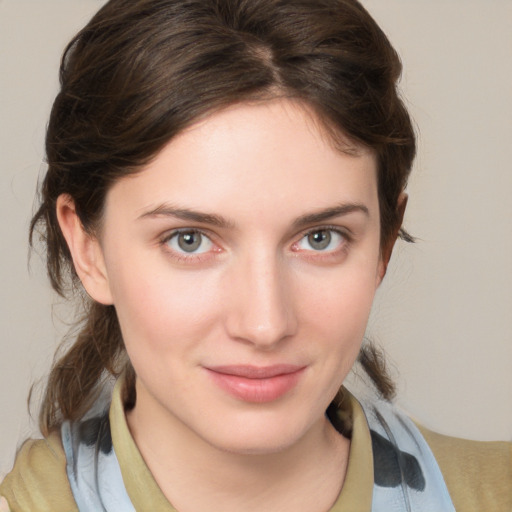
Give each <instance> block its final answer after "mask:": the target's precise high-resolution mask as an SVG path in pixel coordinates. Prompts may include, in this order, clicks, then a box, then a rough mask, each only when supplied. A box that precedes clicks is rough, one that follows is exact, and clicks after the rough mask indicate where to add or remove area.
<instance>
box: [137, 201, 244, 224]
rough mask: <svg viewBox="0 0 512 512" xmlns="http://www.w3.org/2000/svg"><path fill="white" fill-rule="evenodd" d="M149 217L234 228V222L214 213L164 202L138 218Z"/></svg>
mask: <svg viewBox="0 0 512 512" xmlns="http://www.w3.org/2000/svg"><path fill="white" fill-rule="evenodd" d="M147 217H175V218H177V219H181V220H190V221H193V222H199V223H201V224H211V225H212V226H216V227H219V228H233V227H234V224H233V223H232V222H231V221H229V220H227V219H225V218H224V217H222V216H221V215H216V214H214V213H203V212H198V211H195V210H189V209H188V208H175V207H173V206H171V205H168V204H162V205H160V206H157V207H156V208H153V209H152V210H150V211H148V212H145V213H143V214H142V215H140V216H139V217H138V218H139V219H144V218H147Z"/></svg>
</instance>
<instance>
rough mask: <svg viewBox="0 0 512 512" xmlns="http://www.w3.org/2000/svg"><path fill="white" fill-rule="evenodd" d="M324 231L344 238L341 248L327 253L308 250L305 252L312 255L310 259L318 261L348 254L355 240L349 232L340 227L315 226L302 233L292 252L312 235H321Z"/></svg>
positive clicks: (293, 245)
mask: <svg viewBox="0 0 512 512" xmlns="http://www.w3.org/2000/svg"><path fill="white" fill-rule="evenodd" d="M322 231H328V232H330V233H331V234H332V233H334V234H336V235H339V236H340V237H341V238H342V240H341V241H340V244H339V246H338V247H336V248H334V249H330V250H326V251H322V250H318V251H315V250H314V249H310V250H306V251H305V252H306V253H310V254H309V255H308V257H310V258H314V259H316V260H317V259H319V258H332V257H337V256H338V255H340V254H341V253H342V252H343V253H344V252H346V251H347V250H348V249H349V247H350V245H351V243H352V242H353V238H352V236H351V234H350V233H348V232H347V230H345V229H341V228H340V227H339V226H331V225H326V226H315V227H314V228H312V229H308V230H307V231H305V232H304V233H302V234H301V235H300V237H299V239H298V240H297V241H296V242H294V243H293V244H292V250H293V247H295V246H297V245H298V244H299V243H300V242H301V241H302V240H304V239H306V238H307V237H309V236H310V235H312V234H315V233H319V232H322ZM298 251H300V249H298V250H297V252H298Z"/></svg>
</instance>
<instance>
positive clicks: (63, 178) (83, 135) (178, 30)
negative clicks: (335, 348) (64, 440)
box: [30, 0, 415, 433]
mask: <svg viewBox="0 0 512 512" xmlns="http://www.w3.org/2000/svg"><path fill="white" fill-rule="evenodd" d="M400 74H401V63H400V59H399V57H398V55H397V53H396V52H395V50H394V49H393V47H392V46H391V44H390V42H389V41H388V39H387V37H386V36H385V34H384V33H383V32H382V30H381V29H380V28H379V26H378V25H377V24H376V23H375V21H374V20H373V19H372V18H371V16H370V15H369V14H368V12H367V11H366V10H365V9H364V8H363V7H362V5H361V4H360V3H359V2H357V1H356V0H110V1H109V2H107V3H106V4H105V5H104V6H103V7H102V8H101V9H100V10H99V11H98V13H97V14H96V15H95V16H94V17H93V18H92V19H91V21H90V22H89V23H88V24H87V25H86V26H85V27H84V28H83V29H82V30H81V31H80V32H79V33H78V34H77V35H76V36H75V37H74V38H73V39H72V41H71V42H70V43H69V44H68V46H67V48H66V49H65V51H64V54H63V57H62V61H61V67H60V91H59V93H58V95H57V97H56V99H55V102H54V104H53V108H52V111H51V116H50V120H49V124H48V130H47V135H46V156H47V165H48V168H47V173H46V176H45V178H44V181H43V182H42V185H41V191H40V205H39V208H38V210H37V211H36V213H35V215H34V217H33V219H32V222H31V227H30V241H31V244H33V243H35V242H36V240H35V238H38V239H41V240H42V242H43V245H44V248H45V251H46V259H47V269H48V275H49V278H50V281H51V284H52V286H53V288H54V289H55V290H56V291H57V292H58V293H59V294H61V295H63V296H65V297H70V298H72V297H75V298H76V297H81V300H82V308H83V315H82V316H81V318H80V319H79V320H78V321H77V322H78V323H77V325H78V327H77V330H76V331H75V332H76V334H75V336H74V337H73V339H71V340H68V342H67V343H66V344H65V345H64V346H63V348H62V350H61V351H59V353H58V354H59V355H58V356H56V359H55V361H54V364H53V367H52V370H51V373H50V376H49V378H48V382H47V385H46V390H45V395H44V400H43V404H42V407H41V412H40V418H39V423H40V428H41V431H42V432H43V433H48V432H49V431H51V430H52V429H54V428H56V427H58V426H59V425H60V423H61V422H62V421H63V420H65V419H70V420H74V419H77V418H79V417H80V416H82V415H83V413H84V412H85V411H86V410H87V408H88V407H89V406H90V405H91V403H92V401H93V400H94V399H95V397H96V395H97V393H98V392H99V387H100V386H101V383H102V379H104V378H105V376H106V375H109V374H111V375H114V376H116V375H118V374H119V373H120V372H122V371H125V372H126V375H127V386H126V389H127V390H128V391H127V396H126V397H125V399H126V400H127V401H128V402H130V401H131V402H132V403H133V401H134V400H135V395H134V393H135V391H134V382H135V375H134V371H133V368H132V367H131V365H130V362H129V360H128V358H127V356H126V352H125V349H124V345H123V339H122V336H121V331H120V327H119V323H118V320H117V316H116V311H115V308H114V306H106V305H102V304H99V303H97V302H94V301H92V300H91V299H89V298H88V297H87V296H86V295H85V294H84V293H83V290H81V286H80V283H79V280H78V277H77V275H76V273H75V270H74V268H73V263H72V260H71V255H70V252H69V249H68V247H67V245H66V241H65V239H64V237H63V234H62V232H61V230H60V227H59V224H58V221H57V216H56V201H57V198H58V197H59V195H61V194H68V195H69V196H70V197H71V198H72V199H73V201H74V204H75V207H76V212H77V215H78V217H79V219H80V221H81V223H82V225H83V228H84V229H85V230H86V231H87V232H88V233H90V234H91V235H92V236H94V234H95V232H97V230H98V229H99V226H100V224H101V218H102V212H103V207H104V203H105V196H106V194H107V192H108V190H109V188H110V187H111V185H112V184H113V183H115V182H116V181H117V180H119V179H121V178H122V177H124V176H126V175H129V174H131V173H137V172H141V170H142V172H143V169H144V166H145V165H147V164H148V163H149V162H150V161H151V160H152V159H153V158H154V157H155V156H156V155H157V154H158V153H159V151H160V150H161V149H162V148H163V147H164V146H165V145H166V144H167V143H168V142H169V141H170V140H171V139H172V138H173V137H174V136H176V135H177V134H178V133H180V132H181V131H182V130H184V129H185V128H187V127H188V126H190V125H191V124H193V123H194V122H197V120H198V119H200V118H204V117H205V116H207V115H209V114H211V113H213V112H215V111H218V110H220V109H222V108H225V107H227V106H229V105H233V104H235V103H240V102H244V101H259V100H263V101H264V100H267V99H273V98H277V97H285V98H292V99H294V100H297V101H299V102H303V104H305V105H307V106H308V108H310V109H312V110H313V112H314V113H315V114H316V117H317V118H318V120H319V121H320V122H321V123H322V124H323V125H324V127H325V128H326V129H327V131H328V132H329V133H330V134H331V135H332V136H333V137H334V138H336V137H339V139H340V141H341V140H344V139H346V138H348V139H349V140H352V141H354V142H355V143H357V144H362V145H363V146H365V147H368V148H370V149H371V150H372V151H373V152H374V153H375V155H376V157H377V162H378V177H377V179H378V193H379V208H380V222H381V248H382V250H383V251H386V250H387V248H388V247H390V246H391V245H392V242H394V239H395V238H396V236H397V233H399V229H400V224H401V212H400V211H399V210H400V208H399V204H398V203H399V196H400V194H401V192H402V191H403V189H404V187H405V185H406V182H407V177H408V175H409V172H410V169H411V165H412V161H413V158H414V154H415V136H414V130H413V128H412V124H411V120H410V117H409V115H408V112H407V110H406V108H405V107H404V104H403V102H402V100H401V99H400V95H399V92H398V90H397V82H398V80H399V77H400ZM402 234H403V232H402ZM177 293H178V292H177ZM359 360H360V362H361V363H362V365H363V367H364V368H365V370H366V371H367V373H368V375H369V376H370V377H371V379H372V380H373V381H374V383H375V384H376V387H377V388H378V389H379V390H380V392H381V394H382V395H383V396H384V397H386V398H389V397H390V396H391V395H392V394H393V384H392V382H391V380H390V379H389V378H388V377H387V375H386V372H385V367H384V363H383V359H382V357H381V355H380V353H379V352H378V351H377V350H376V349H375V348H374V347H372V346H371V345H368V344H364V345H363V349H362V351H361V354H360V357H359Z"/></svg>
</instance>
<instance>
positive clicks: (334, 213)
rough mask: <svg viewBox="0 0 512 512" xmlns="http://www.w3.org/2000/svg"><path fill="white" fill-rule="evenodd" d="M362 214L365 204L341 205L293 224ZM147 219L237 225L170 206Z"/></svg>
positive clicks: (299, 225)
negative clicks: (158, 218)
mask: <svg viewBox="0 0 512 512" xmlns="http://www.w3.org/2000/svg"><path fill="white" fill-rule="evenodd" d="M355 212H361V213H363V214H364V215H365V216H366V217H368V216H369V215H370V212H369V210H368V208H367V207H366V206H365V205H364V204H359V203H348V204H341V205H339V206H334V207H329V208H325V209H323V210H319V211H317V212H313V213H307V214H305V215H302V216H300V217H298V218H297V219H296V220H295V221H294V222H293V228H294V229H300V228H302V227H305V226H307V225H309V224H315V223H318V222H325V221H326V220H329V219H333V218H335V217H341V216H344V215H348V214H350V213H355ZM147 217H174V218H177V219H181V220H190V221H193V222H198V223H201V224H210V225H212V226H216V227H219V228H231V229H232V228H234V227H235V224H234V223H233V222H231V221H230V220H228V219H226V218H225V217H222V216H221V215H217V214H213V213H203V212H199V211H196V210H190V209H188V208H175V207H173V206H172V205H169V204H162V205H160V206H157V207H156V208H153V209H152V210H149V211H147V212H144V213H143V214H142V215H140V216H139V217H138V218H139V219H145V218H147Z"/></svg>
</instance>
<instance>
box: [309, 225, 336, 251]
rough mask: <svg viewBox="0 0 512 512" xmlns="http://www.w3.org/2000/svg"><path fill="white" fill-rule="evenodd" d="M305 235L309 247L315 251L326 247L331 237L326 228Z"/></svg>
mask: <svg viewBox="0 0 512 512" xmlns="http://www.w3.org/2000/svg"><path fill="white" fill-rule="evenodd" d="M307 237H308V243H309V245H310V247H311V248H312V249H315V250H316V251H323V250H324V249H327V247H329V244H330V243H331V239H332V235H331V232H330V231H329V230H326V229H322V230H321V231H314V232H313V233H310V234H309V235H308V236H307Z"/></svg>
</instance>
